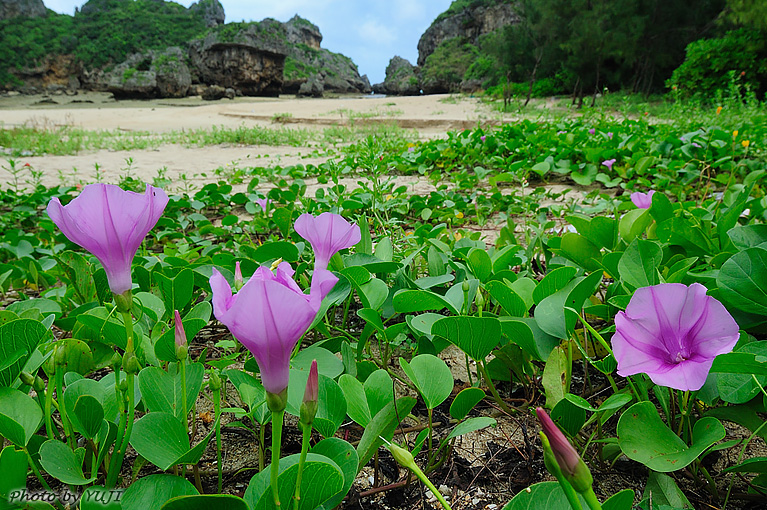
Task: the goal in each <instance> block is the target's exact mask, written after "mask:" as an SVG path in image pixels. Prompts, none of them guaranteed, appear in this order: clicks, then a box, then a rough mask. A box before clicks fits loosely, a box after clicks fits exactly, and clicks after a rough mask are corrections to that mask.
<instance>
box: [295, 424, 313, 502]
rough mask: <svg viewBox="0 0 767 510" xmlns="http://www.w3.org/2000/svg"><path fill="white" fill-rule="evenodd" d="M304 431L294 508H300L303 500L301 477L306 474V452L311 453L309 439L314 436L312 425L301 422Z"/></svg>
mask: <svg viewBox="0 0 767 510" xmlns="http://www.w3.org/2000/svg"><path fill="white" fill-rule="evenodd" d="M299 425H300V426H301V428H302V431H303V437H302V439H301V456H300V457H299V458H298V475H297V476H296V493H295V494H294V495H293V508H294V509H295V510H298V505H299V503H300V501H301V477H302V476H303V474H304V464H305V463H306V454H307V453H309V440H310V439H311V437H312V426H311V425H303V424H299Z"/></svg>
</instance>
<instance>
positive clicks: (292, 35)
mask: <svg viewBox="0 0 767 510" xmlns="http://www.w3.org/2000/svg"><path fill="white" fill-rule="evenodd" d="M285 35H286V36H287V38H288V42H289V43H290V44H305V45H307V46H309V47H310V48H313V49H315V50H319V49H320V43H321V42H322V33H320V29H319V27H318V26H317V25H315V24H314V23H312V22H311V21H309V20H306V19H304V18H302V17H300V16H299V15H298V14H296V15H295V16H293V17H292V18H290V20H289V21H288V22H287V23H285Z"/></svg>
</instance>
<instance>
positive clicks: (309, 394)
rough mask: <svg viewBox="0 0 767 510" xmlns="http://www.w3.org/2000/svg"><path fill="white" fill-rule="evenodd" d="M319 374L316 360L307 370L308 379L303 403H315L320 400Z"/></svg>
mask: <svg viewBox="0 0 767 510" xmlns="http://www.w3.org/2000/svg"><path fill="white" fill-rule="evenodd" d="M319 377H320V376H319V372H318V371H317V360H316V359H314V360H312V366H311V368H309V379H307V381H306V389H305V390H304V403H307V402H317V400H319V398H320V396H319V395H320V380H319Z"/></svg>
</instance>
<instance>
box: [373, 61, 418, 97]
mask: <svg viewBox="0 0 767 510" xmlns="http://www.w3.org/2000/svg"><path fill="white" fill-rule="evenodd" d="M373 92H375V93H376V94H389V95H395V96H415V95H418V94H420V93H421V86H420V85H419V80H418V76H417V75H416V68H415V66H414V65H413V64H411V63H410V61H408V60H406V59H404V58H402V57H400V56H396V55H395V56H394V57H393V58H392V59H391V60H390V61H389V65H388V66H386V78H385V79H384V82H383V83H376V84H375V85H374V86H373Z"/></svg>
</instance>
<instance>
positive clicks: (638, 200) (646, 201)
mask: <svg viewBox="0 0 767 510" xmlns="http://www.w3.org/2000/svg"><path fill="white" fill-rule="evenodd" d="M654 194H655V190H654V189H653V190H650V191H648V192H647V193H641V192H639V191H637V192H635V193H632V194H631V201H632V202H633V203H634V205H635V206H637V207H638V208H639V209H649V208H650V206H651V205H652V196H653V195H654Z"/></svg>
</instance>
